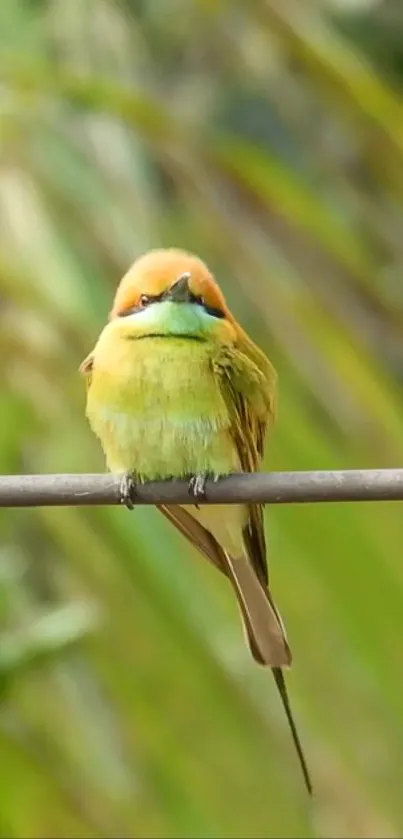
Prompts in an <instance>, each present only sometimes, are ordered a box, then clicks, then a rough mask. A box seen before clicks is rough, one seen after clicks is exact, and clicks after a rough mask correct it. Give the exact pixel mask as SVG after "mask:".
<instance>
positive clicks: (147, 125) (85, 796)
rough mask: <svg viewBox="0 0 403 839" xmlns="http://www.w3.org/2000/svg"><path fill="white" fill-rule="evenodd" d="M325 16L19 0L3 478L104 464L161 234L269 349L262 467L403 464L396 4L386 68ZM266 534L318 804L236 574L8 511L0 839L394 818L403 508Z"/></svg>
mask: <svg viewBox="0 0 403 839" xmlns="http://www.w3.org/2000/svg"><path fill="white" fill-rule="evenodd" d="M330 5H331V4H330V3H329V7H328V5H327V4H326V3H324V2H323V3H318V2H315V0H304V3H301V0H294V2H291V1H290V2H288V3H278V2H277V0H257V2H255V3H250V4H245V3H243V4H242V3H238V2H235V3H226V2H224V0H222V2H215V3H212V2H208V0H192V2H190V0H169V2H168V0H149V2H147V3H135V2H129V0H126V2H123V1H122V2H121V3H116V2H114V0H88V2H86V3H83V2H82V0H69V2H68V3H67V2H63V0H41V2H38V0H36V2H33V0H31V2H29V0H25V2H22V0H20V1H19V2H17V0H4V2H3V3H2V4H0V79H1V85H2V97H1V107H0V148H1V162H2V165H1V170H0V295H1V308H0V327H1V328H0V342H1V354H0V364H1V373H2V390H1V394H0V410H1V417H2V421H1V423H0V468H1V470H2V471H3V472H13V473H19V472H57V471H83V472H91V471H96V470H103V469H104V462H103V457H102V454H101V452H100V450H99V447H98V444H97V442H96V441H95V439H94V438H93V437H92V435H91V433H90V430H89V428H88V426H87V423H86V421H85V418H84V401H85V394H84V385H83V382H82V381H81V380H80V377H79V375H78V373H77V368H78V365H79V363H80V361H81V360H82V358H83V357H84V356H85V355H86V353H87V352H88V351H89V350H90V349H91V346H92V344H93V342H94V339H95V337H96V335H97V333H98V331H99V329H100V328H101V326H102V324H103V323H104V322H105V319H106V316H107V312H108V308H109V306H110V303H111V300H112V295H113V293H114V289H115V287H116V284H117V282H118V280H119V278H120V276H121V275H122V274H123V272H124V271H125V270H126V269H127V267H128V266H129V264H130V263H131V261H132V260H133V259H134V258H135V257H136V256H138V255H139V254H140V253H142V252H143V251H145V250H147V249H148V248H149V247H152V246H155V245H176V246H180V247H185V248H189V249H192V250H195V251H196V252H197V253H199V254H200V256H202V257H203V258H204V259H205V260H206V261H207V262H208V264H209V265H210V266H211V268H212V269H213V270H214V271H215V273H216V275H217V276H218V278H219V280H220V282H221V284H222V286H223V288H224V290H225V293H226V295H227V298H228V301H229V303H230V305H231V308H232V309H233V310H234V312H235V314H236V315H237V316H238V317H239V319H240V320H241V321H242V323H243V324H244V326H245V327H246V328H247V329H248V330H249V331H250V332H251V333H252V334H253V336H254V337H256V339H257V340H258V341H259V342H260V343H261V345H262V346H263V347H264V348H265V350H266V351H267V352H268V354H269V355H270V357H271V359H272V360H273V362H274V364H275V366H276V367H277V369H278V372H279V383H280V411H279V419H278V423H277V426H276V428H275V430H274V432H273V434H272V438H271V441H270V444H269V446H268V452H267V461H266V466H267V468H272V469H321V468H348V467H354V466H356V467H360V466H363V467H365V466H368V467H370V466H373V467H378V466H379V467H382V466H385V467H386V466H399V465H400V461H401V451H402V440H403V397H402V387H401V384H402V375H401V370H402V369H403V367H402V365H403V340H402V335H403V285H402V281H401V273H402V267H403V250H402V224H401V204H402V198H403V177H402V172H403V137H402V136H401V124H402V121H401V113H402V107H403V103H402V99H401V95H400V86H399V84H400V80H399V73H398V63H397V62H396V63H395V65H394V68H393V82H394V86H393V89H392V87H391V86H389V84H390V83H389V82H388V81H387V79H386V72H387V73H389V72H390V66H389V64H388V65H387V67H386V70H385V77H383V76H382V72H383V70H382V68H383V64H382V56H383V55H385V54H386V53H387V37H388V31H389V30H387V29H386V28H384V29H382V35H379V38H378V41H377V43H376V44H375V43H374V40H375V31H376V27H374V26H369V23H368V22H369V21H370V19H371V14H372V15H373V20H374V21H375V20H376V15H377V14H378V9H377V4H373V8H372V7H371V9H372V10H371V11H370V12H369V11H368V10H367V11H366V12H365V21H366V31H370V32H371V38H370V39H367V41H365V39H364V38H363V39H362V41H363V48H365V50H366V53H365V56H364V53H360V52H358V47H354V42H353V40H351V37H354V32H355V31H356V30H357V19H358V18H357V13H356V15H355V17H354V21H353V24H354V25H353V24H351V25H349V20H348V18H347V17H346V18H345V19H343V21H341V19H340V15H339V17H338V18H337V19H336V18H335V16H334V14H333V16H331V9H330ZM381 5H383V4H381ZM385 5H386V4H385ZM302 7H303V8H302ZM390 31H391V30H390ZM346 32H348V33H349V40H347V37H346V35H345V34H343V33H346ZM381 38H383V41H382V44H380V39H381ZM372 53H373V55H374V56H375V62H376V64H374V66H372V65H371V54H372ZM375 66H376V70H375V69H374V67H375ZM156 445H158V441H156ZM267 524H268V532H269V542H270V552H271V575H272V581H273V587H274V591H275V594H276V597H277V598H278V601H279V605H280V608H281V611H282V613H283V615H284V618H285V621H286V624H287V627H288V631H289V637H290V641H291V644H292V647H293V650H294V667H293V669H292V671H291V673H290V675H289V686H290V692H291V694H292V698H293V704H294V708H295V711H296V716H297V718H298V722H299V727H300V730H301V736H302V739H303V742H304V744H305V749H306V752H307V755H308V758H309V763H310V766H311V771H312V775H313V780H314V785H315V789H316V798H315V801H314V803H313V806H312V808H310V805H309V802H308V801H307V800H306V797H305V793H304V789H303V785H302V781H301V777H300V773H299V769H298V765H297V761H296V758H295V756H294V754H293V751H292V746H291V740H290V736H289V732H288V730H287V727H286V722H285V719H284V717H283V714H282V711H281V708H280V704H279V702H278V700H277V697H276V695H275V690H274V685H273V683H272V680H271V678H270V676H269V674H267V673H264V672H261V671H260V670H259V668H257V667H255V666H254V664H253V662H252V661H250V659H249V654H248V651H247V649H246V648H245V645H244V643H243V639H242V637H241V632H240V629H239V621H238V619H237V614H236V607H235V605H234V603H233V602H232V598H231V596H230V592H229V590H228V587H227V586H226V585H225V581H222V580H221V579H219V577H218V575H217V574H216V573H215V572H214V570H213V569H211V568H210V567H207V564H204V563H203V561H202V560H201V559H200V557H198V556H197V555H195V554H194V553H192V551H191V550H190V549H189V548H188V547H187V546H186V545H185V544H184V542H183V541H182V540H181V539H180V537H179V535H178V534H177V533H176V532H174V531H173V529H171V528H170V527H169V525H168V523H167V522H165V521H164V520H163V519H162V517H159V516H158V515H157V513H156V512H155V511H153V510H135V511H134V512H133V513H132V514H130V515H129V513H128V512H127V511H125V510H118V509H112V510H111V509H84V508H80V509H56V508H55V509H38V510H32V511H6V510H5V511H3V512H2V513H1V515H0V528H1V550H0V617H1V625H0V627H1V631H0V702H1V706H0V748H1V755H2V759H1V761H0V835H2V836H3V835H4V836H15V837H23V836H24V837H33V839H35V838H36V837H43V836H52V835H62V836H66V837H67V836H83V837H84V836H91V837H92V836H96V837H97V836H105V837H106V836H112V835H114V836H117V835H119V836H154V837H157V836H166V837H171V836H172V837H185V836H194V837H196V836H200V837H215V836H220V837H241V836H245V835H248V836H254V837H268V836H273V837H274V836H282V837H286V836H289V837H291V836H293V837H295V836H301V837H303V836H308V835H314V834H315V833H319V834H320V835H326V836H336V835H341V836H357V837H359V836H361V837H364V836H381V835H382V836H388V837H389V836H399V835H401V833H402V830H403V803H402V797H401V785H402V782H403V768H402V759H401V757H402V750H403V683H402V680H401V678H400V670H401V659H402V655H401V638H402V632H403V622H402V613H403V608H402V607H403V565H402V562H401V555H400V554H401V550H400V547H401V544H402V539H403V519H402V513H401V506H399V505H398V504H380V503H378V504H372V505H369V504H362V505H359V504H350V505H349V504H344V505H309V506H300V507H298V506H290V507H283V508H280V507H279V508H272V509H270V510H268V511H267Z"/></svg>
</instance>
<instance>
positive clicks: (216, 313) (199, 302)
mask: <svg viewBox="0 0 403 839" xmlns="http://www.w3.org/2000/svg"><path fill="white" fill-rule="evenodd" d="M142 297H143V305H142V306H131V307H130V309H125V310H124V311H123V312H119V314H118V317H120V318H124V317H127V316H128V315H136V314H137V313H138V312H143V311H144V309H145V308H146V307H147V306H150V305H151V303H158V302H159V301H161V300H163V299H164V294H156V295H154V296H151V295H149V294H144V295H142ZM140 299H141V298H140ZM145 299H147V302H145ZM189 302H190V303H194V304H195V305H196V306H201V308H202V309H204V311H205V312H206V313H207V314H208V315H210V316H211V317H213V318H225V314H224V312H223V311H222V309H217V308H215V307H214V306H208V304H207V303H205V301H204V300H203V297H198V296H197V295H196V294H191V295H190V297H189Z"/></svg>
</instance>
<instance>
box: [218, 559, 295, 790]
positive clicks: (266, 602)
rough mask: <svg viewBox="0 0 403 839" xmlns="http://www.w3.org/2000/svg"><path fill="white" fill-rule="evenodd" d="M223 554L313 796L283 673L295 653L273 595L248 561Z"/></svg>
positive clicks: (255, 650) (251, 642)
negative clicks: (278, 697) (274, 688)
mask: <svg viewBox="0 0 403 839" xmlns="http://www.w3.org/2000/svg"><path fill="white" fill-rule="evenodd" d="M223 554H224V555H225V563H226V573H227V575H228V577H229V578H230V580H231V583H232V585H233V587H234V590H235V593H236V596H237V600H238V603H239V606H240V610H241V614H242V618H243V622H244V626H245V630H246V635H247V638H248V642H249V647H250V650H251V653H252V655H253V658H254V659H255V660H256V661H257V662H258V663H259V664H262V665H265V666H268V667H271V668H272V672H273V676H274V680H275V682H276V685H277V689H278V692H279V694H280V698H281V701H282V704H283V707H284V711H285V714H286V717H287V720H288V724H289V726H290V730H291V735H292V739H293V742H294V746H295V749H296V752H297V755H298V759H299V762H300V765H301V769H302V773H303V776H304V780H305V784H306V787H307V790H308V792H309V794H312V783H311V779H310V776H309V770H308V766H307V762H306V759H305V755H304V752H303V749H302V745H301V742H300V739H299V736H298V731H297V727H296V725H295V722H294V718H293V715H292V711H291V705H290V700H289V697H288V692H287V687H286V683H285V679H284V674H283V671H282V669H281V668H282V667H289V665H290V664H291V650H290V648H289V646H288V641H287V637H286V634H285V630H284V626H283V623H282V620H281V617H280V615H279V613H278V611H277V609H276V607H275V605H274V602H273V600H272V598H271V595H270V592H269V591H268V590H266V589H265V588H264V587H263V586H262V584H261V583H260V581H259V580H258V578H257V576H256V573H255V571H254V570H253V568H252V567H251V565H250V564H249V562H248V560H246V559H245V558H244V557H240V558H239V559H233V558H232V557H231V556H230V555H229V554H228V553H227V552H226V551H223ZM223 559H224V557H223Z"/></svg>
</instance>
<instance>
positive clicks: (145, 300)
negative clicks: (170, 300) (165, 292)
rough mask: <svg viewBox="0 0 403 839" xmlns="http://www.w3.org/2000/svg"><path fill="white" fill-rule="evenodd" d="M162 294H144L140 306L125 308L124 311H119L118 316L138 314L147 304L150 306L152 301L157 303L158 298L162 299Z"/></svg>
mask: <svg viewBox="0 0 403 839" xmlns="http://www.w3.org/2000/svg"><path fill="white" fill-rule="evenodd" d="M161 297H162V294H156V295H154V296H152V295H150V294H142V295H141V297H140V300H142V301H143V304H142V305H141V306H140V305H139V306H131V307H130V309H124V311H123V312H119V314H118V317H120V318H125V317H127V316H128V315H137V313H138V312H143V311H144V309H146V308H147V306H150V304H151V303H157V302H158V300H161Z"/></svg>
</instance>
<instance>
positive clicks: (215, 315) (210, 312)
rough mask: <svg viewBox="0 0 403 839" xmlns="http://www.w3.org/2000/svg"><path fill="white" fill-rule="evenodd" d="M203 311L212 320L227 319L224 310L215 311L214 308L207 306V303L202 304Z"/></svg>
mask: <svg viewBox="0 0 403 839" xmlns="http://www.w3.org/2000/svg"><path fill="white" fill-rule="evenodd" d="M202 306H203V309H204V311H205V312H207V314H208V315H211V317H212V318H225V315H224V312H223V311H222V309H215V308H214V306H207V303H202Z"/></svg>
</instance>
